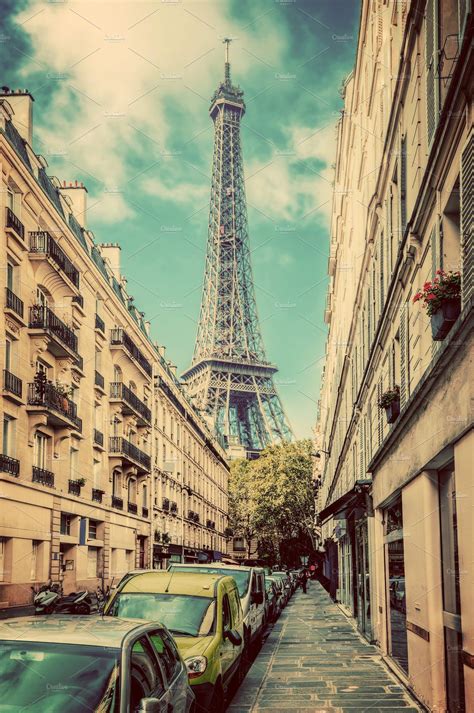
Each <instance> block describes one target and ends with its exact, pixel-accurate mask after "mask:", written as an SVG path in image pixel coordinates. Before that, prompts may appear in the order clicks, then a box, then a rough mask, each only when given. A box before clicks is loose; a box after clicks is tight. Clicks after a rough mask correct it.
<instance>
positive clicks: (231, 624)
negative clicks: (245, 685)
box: [105, 571, 244, 713]
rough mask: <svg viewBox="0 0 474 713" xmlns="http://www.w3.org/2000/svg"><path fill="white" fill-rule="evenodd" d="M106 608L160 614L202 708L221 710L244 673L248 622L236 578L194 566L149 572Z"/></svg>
mask: <svg viewBox="0 0 474 713" xmlns="http://www.w3.org/2000/svg"><path fill="white" fill-rule="evenodd" d="M105 614H106V615H111V616H119V617H132V618H137V619H147V620H154V619H159V620H160V621H162V622H163V623H164V624H165V625H166V626H167V627H168V629H169V630H170V632H171V634H172V635H173V636H174V638H175V641H176V644H177V646H178V649H179V651H180V653H181V655H182V656H183V658H184V660H185V664H186V667H187V670H188V677H189V682H190V684H191V686H192V689H193V691H194V693H195V695H196V698H197V703H198V706H199V708H198V709H199V710H202V711H213V713H218V712H220V711H222V710H223V709H224V705H225V699H226V696H227V693H228V691H229V689H230V687H231V684H232V682H233V681H234V680H236V679H237V680H239V678H240V676H241V675H242V651H243V643H244V639H243V636H244V625H243V615H242V607H241V605H240V597H239V592H238V589H237V585H236V583H235V580H234V579H232V577H223V576H221V575H216V574H196V573H194V572H169V571H155V572H145V573H143V574H137V575H135V576H132V577H130V578H129V579H128V580H127V581H125V582H124V583H123V584H122V585H121V586H120V588H119V589H117V590H116V591H115V593H114V594H113V595H112V597H111V599H110V600H109V602H108V604H107V605H106V608H105Z"/></svg>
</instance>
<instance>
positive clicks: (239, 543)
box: [233, 537, 245, 552]
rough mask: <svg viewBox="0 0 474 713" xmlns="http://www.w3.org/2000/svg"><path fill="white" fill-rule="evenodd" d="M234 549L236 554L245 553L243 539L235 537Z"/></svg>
mask: <svg viewBox="0 0 474 713" xmlns="http://www.w3.org/2000/svg"><path fill="white" fill-rule="evenodd" d="M233 549H234V550H235V552H245V540H244V538H243V537H234V540H233Z"/></svg>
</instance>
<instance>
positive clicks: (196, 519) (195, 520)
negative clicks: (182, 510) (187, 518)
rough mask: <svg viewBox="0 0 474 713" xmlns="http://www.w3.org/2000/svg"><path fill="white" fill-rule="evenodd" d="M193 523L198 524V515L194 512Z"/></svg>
mask: <svg viewBox="0 0 474 713" xmlns="http://www.w3.org/2000/svg"><path fill="white" fill-rule="evenodd" d="M193 520H194V522H199V513H197V512H195V513H194V517H193Z"/></svg>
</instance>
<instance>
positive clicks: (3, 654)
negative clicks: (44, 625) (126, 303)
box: [0, 641, 120, 713]
mask: <svg viewBox="0 0 474 713" xmlns="http://www.w3.org/2000/svg"><path fill="white" fill-rule="evenodd" d="M119 655H120V651H119V649H114V648H101V647H99V646H79V645H74V644H58V643H54V644H53V643H42V642H31V641H0V711H5V713H6V712H7V711H8V713H13V712H14V711H22V713H45V711H48V713H64V711H67V713H83V711H96V710H101V711H104V712H105V711H108V710H111V709H112V708H111V706H112V701H113V698H114V690H115V682H116V680H117V674H118V661H119Z"/></svg>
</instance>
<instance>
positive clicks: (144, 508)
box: [142, 506, 148, 517]
mask: <svg viewBox="0 0 474 713" xmlns="http://www.w3.org/2000/svg"><path fill="white" fill-rule="evenodd" d="M142 517H148V508H146V507H145V506H143V507H142Z"/></svg>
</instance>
